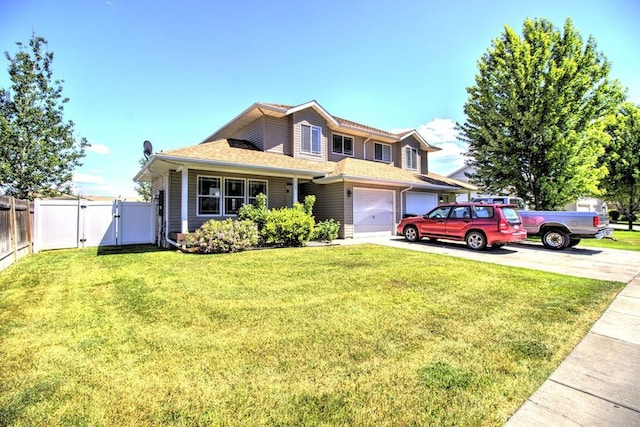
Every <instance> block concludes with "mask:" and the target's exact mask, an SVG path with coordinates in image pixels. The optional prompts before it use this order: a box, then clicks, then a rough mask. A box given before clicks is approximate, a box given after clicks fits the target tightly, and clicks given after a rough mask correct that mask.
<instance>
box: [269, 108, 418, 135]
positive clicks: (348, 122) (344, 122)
mask: <svg viewBox="0 0 640 427" xmlns="http://www.w3.org/2000/svg"><path fill="white" fill-rule="evenodd" d="M261 104H264V105H270V106H272V107H276V108H281V109H283V110H290V109H292V108H295V106H294V105H285V104H273V103H270V102H261ZM332 117H333V118H334V119H336V120H337V121H338V123H340V124H341V125H343V126H349V127H355V128H358V129H362V130H364V131H367V132H375V133H379V134H382V135H388V136H390V137H394V138H397V137H400V136H403V135H405V134H407V133H410V132H412V131H408V132H402V133H399V134H398V133H393V132H388V131H386V130H382V129H378V128H374V127H372V126H367V125H363V124H362V123H358V122H354V121H352V120H347V119H343V118H342V117H337V116H333V115H332Z"/></svg>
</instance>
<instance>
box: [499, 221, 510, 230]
mask: <svg viewBox="0 0 640 427" xmlns="http://www.w3.org/2000/svg"><path fill="white" fill-rule="evenodd" d="M508 228H509V223H508V222H507V221H506V220H505V219H501V220H500V222H499V223H498V230H500V231H504V230H507V229H508Z"/></svg>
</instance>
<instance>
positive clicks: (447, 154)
mask: <svg viewBox="0 0 640 427" xmlns="http://www.w3.org/2000/svg"><path fill="white" fill-rule="evenodd" d="M418 133H419V134H420V135H421V136H422V137H423V138H424V139H426V140H427V142H428V143H429V144H431V145H434V146H436V147H438V148H440V151H437V152H435V153H429V169H430V170H431V171H432V172H435V173H439V174H441V175H448V174H449V173H451V172H453V171H455V170H456V169H459V168H461V167H462V166H464V161H465V157H464V155H463V154H464V153H465V152H466V151H467V144H466V143H464V142H462V141H459V140H458V139H457V136H458V131H457V130H456V123H455V122H454V121H453V120H451V119H439V118H436V119H434V120H432V121H430V122H428V123H425V124H422V125H420V126H419V127H418Z"/></svg>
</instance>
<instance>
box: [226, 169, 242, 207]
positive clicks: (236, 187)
mask: <svg viewBox="0 0 640 427" xmlns="http://www.w3.org/2000/svg"><path fill="white" fill-rule="evenodd" d="M244 190H245V183H244V179H228V178H227V179H225V180H224V214H225V215H237V214H238V211H239V210H240V207H241V206H242V205H243V204H244V197H245V191H244Z"/></svg>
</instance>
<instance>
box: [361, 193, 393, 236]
mask: <svg viewBox="0 0 640 427" xmlns="http://www.w3.org/2000/svg"><path fill="white" fill-rule="evenodd" d="M393 197H394V193H393V191H386V190H365V189H354V192H353V224H354V234H355V235H357V236H363V235H374V234H380V235H389V234H391V232H392V230H393V226H394V221H393Z"/></svg>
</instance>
